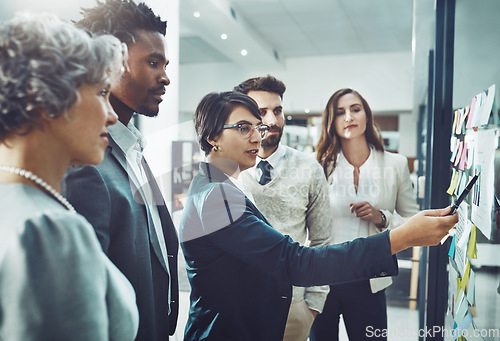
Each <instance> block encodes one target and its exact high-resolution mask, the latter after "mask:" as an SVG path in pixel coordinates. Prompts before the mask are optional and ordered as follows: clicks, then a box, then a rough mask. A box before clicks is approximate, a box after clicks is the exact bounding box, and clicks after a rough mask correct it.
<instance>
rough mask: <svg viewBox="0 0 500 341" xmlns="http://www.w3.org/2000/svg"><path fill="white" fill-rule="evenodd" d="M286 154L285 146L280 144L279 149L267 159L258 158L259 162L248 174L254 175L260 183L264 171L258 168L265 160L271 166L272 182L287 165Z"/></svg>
mask: <svg viewBox="0 0 500 341" xmlns="http://www.w3.org/2000/svg"><path fill="white" fill-rule="evenodd" d="M285 153H286V150H285V148H283V146H282V145H281V143H280V144H278V148H277V149H276V150H275V151H274V153H272V154H271V155H270V156H269V157H268V158H267V159H261V158H260V157H258V156H257V162H255V166H253V167H252V168H249V169H248V170H247V172H248V173H249V174H250V175H252V177H253V178H254V179H255V180H256V181H257V182H258V181H259V179H260V177H261V176H262V170H261V169H260V168H259V167H257V165H258V164H259V162H260V161H261V160H265V161H267V162H269V164H270V165H271V167H272V168H271V181H272V179H274V178H275V177H276V175H277V174H279V173H280V171H281V169H282V168H283V165H284V164H285V158H284V156H285Z"/></svg>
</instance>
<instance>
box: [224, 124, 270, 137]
mask: <svg viewBox="0 0 500 341" xmlns="http://www.w3.org/2000/svg"><path fill="white" fill-rule="evenodd" d="M230 128H238V131H239V132H240V135H241V137H243V138H244V139H247V138H250V136H252V132H253V129H255V130H257V131H258V132H259V134H260V137H262V139H265V138H266V136H267V133H268V131H269V126H268V125H267V124H259V125H256V126H254V125H252V124H250V123H236V124H225V125H224V127H223V129H230Z"/></svg>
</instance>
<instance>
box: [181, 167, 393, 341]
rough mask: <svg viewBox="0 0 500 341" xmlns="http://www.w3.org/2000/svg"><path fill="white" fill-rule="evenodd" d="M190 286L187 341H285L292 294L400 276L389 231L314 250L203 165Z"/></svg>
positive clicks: (185, 233)
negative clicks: (298, 289)
mask: <svg viewBox="0 0 500 341" xmlns="http://www.w3.org/2000/svg"><path fill="white" fill-rule="evenodd" d="M180 238H181V247H182V249H183V252H184V256H185V258H186V268H187V272H188V277H189V281H190V283H191V288H192V291H191V304H190V311H189V319H188V322H187V325H186V330H185V340H217V341H223V340H233V341H234V340H259V341H262V340H282V339H283V333H284V330H285V324H286V319H287V315H288V310H289V306H290V301H291V296H292V288H291V285H292V284H293V285H296V286H314V285H326V284H335V283H343V282H351V281H357V280H362V279H368V278H372V277H377V276H387V275H395V274H397V272H398V268H397V260H396V258H395V257H394V256H392V255H391V251H390V250H391V248H390V241H389V235H388V232H385V233H381V234H378V235H376V236H372V237H369V238H363V239H358V240H355V241H353V242H349V243H344V244H339V245H328V246H323V247H318V248H308V247H304V246H300V245H299V244H298V243H295V242H293V241H292V240H291V239H290V237H288V236H283V235H282V234H280V233H279V232H277V231H276V230H274V229H273V228H272V227H271V226H270V225H269V224H268V222H267V220H266V219H265V218H264V216H263V215H262V214H261V213H260V212H259V210H258V209H257V208H256V207H255V206H254V205H253V204H252V202H251V201H250V200H249V199H248V198H247V197H245V195H244V194H243V193H242V192H241V191H240V190H239V189H238V188H237V187H236V186H234V185H233V183H232V182H231V181H230V180H229V179H228V178H227V177H226V176H225V175H224V173H222V172H221V171H220V170H218V169H217V168H215V167H214V166H212V165H209V164H207V163H202V164H201V165H200V172H199V174H198V175H197V176H196V177H195V178H194V179H193V182H192V183H191V187H190V194H189V196H188V199H187V201H186V205H185V209H184V212H183V217H182V220H181V227H180Z"/></svg>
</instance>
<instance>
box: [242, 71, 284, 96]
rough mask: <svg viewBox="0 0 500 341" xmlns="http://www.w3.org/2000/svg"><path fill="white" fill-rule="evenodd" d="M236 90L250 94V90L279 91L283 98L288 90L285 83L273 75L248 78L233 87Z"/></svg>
mask: <svg viewBox="0 0 500 341" xmlns="http://www.w3.org/2000/svg"><path fill="white" fill-rule="evenodd" d="M233 90H234V91H236V92H240V93H242V94H245V95H248V93H249V92H250V91H267V92H275V93H277V94H278V95H279V96H280V98H281V99H283V94H284V93H285V91H286V86H285V83H283V82H282V81H280V80H279V79H276V78H275V77H273V76H271V75H267V76H265V77H255V78H250V79H247V80H246V81H244V82H242V83H240V84H238V85H237V86H235V87H234V89H233Z"/></svg>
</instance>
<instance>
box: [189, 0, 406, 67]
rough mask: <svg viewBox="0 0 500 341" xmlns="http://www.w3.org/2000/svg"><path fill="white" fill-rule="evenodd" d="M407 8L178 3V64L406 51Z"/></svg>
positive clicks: (396, 2)
mask: <svg viewBox="0 0 500 341" xmlns="http://www.w3.org/2000/svg"><path fill="white" fill-rule="evenodd" d="M412 8H413V1H412V0H376V1H375V0H363V1H360V0H307V1H305V0H181V1H180V15H181V17H180V32H181V38H180V62H181V64H184V63H211V62H228V61H232V62H235V63H237V64H240V65H242V66H245V65H247V64H250V65H252V64H258V63H272V64H277V65H279V64H282V63H284V62H285V61H286V59H288V58H296V57H307V56H327V55H339V54H363V53H374V52H394V51H411V40H412ZM222 34H226V35H227V39H226V40H223V39H221V35H222ZM243 49H246V50H247V52H248V54H247V55H246V56H245V57H244V56H242V55H241V50H243Z"/></svg>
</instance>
